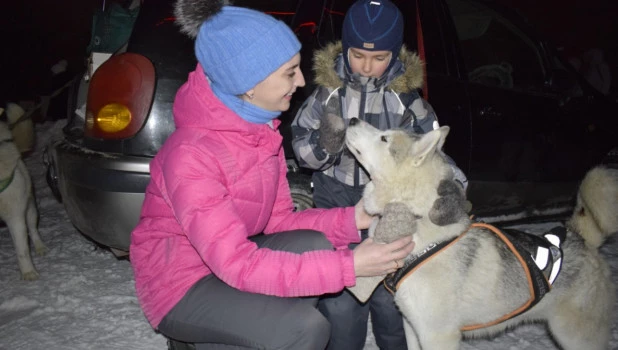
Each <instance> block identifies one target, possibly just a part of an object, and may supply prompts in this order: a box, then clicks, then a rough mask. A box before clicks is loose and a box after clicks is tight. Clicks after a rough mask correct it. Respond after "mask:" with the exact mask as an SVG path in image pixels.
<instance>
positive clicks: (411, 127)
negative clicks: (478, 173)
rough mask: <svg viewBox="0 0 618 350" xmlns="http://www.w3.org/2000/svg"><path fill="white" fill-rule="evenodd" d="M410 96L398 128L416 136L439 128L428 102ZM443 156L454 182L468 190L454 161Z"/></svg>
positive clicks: (414, 95)
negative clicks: (451, 171) (453, 175)
mask: <svg viewBox="0 0 618 350" xmlns="http://www.w3.org/2000/svg"><path fill="white" fill-rule="evenodd" d="M411 96H412V98H411V101H409V103H408V105H407V106H406V110H405V112H404V116H403V119H402V124H403V125H401V126H400V127H402V128H404V129H406V130H408V131H411V132H415V133H417V134H425V133H427V132H429V131H431V130H434V129H437V128H439V127H440V125H439V123H438V118H437V117H436V112H435V111H434V110H433V107H432V106H431V105H430V104H429V102H427V100H425V99H424V98H422V97H421V96H420V95H418V93H416V92H415V93H413V95H411ZM444 155H445V156H446V159H447V161H448V162H449V164H450V165H451V168H452V169H453V173H454V174H455V181H457V182H459V184H460V185H461V186H462V187H463V188H464V190H466V189H467V188H468V178H467V177H466V174H464V172H463V171H462V170H461V169H459V167H458V166H457V164H455V161H454V160H453V159H452V158H451V157H450V156H449V155H447V154H444Z"/></svg>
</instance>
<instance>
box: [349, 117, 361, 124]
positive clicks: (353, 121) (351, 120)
mask: <svg viewBox="0 0 618 350" xmlns="http://www.w3.org/2000/svg"><path fill="white" fill-rule="evenodd" d="M359 121H360V119H358V118H352V119H350V125H356V124H358V122H359Z"/></svg>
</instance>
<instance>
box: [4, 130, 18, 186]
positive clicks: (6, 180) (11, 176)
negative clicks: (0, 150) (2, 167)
mask: <svg viewBox="0 0 618 350" xmlns="http://www.w3.org/2000/svg"><path fill="white" fill-rule="evenodd" d="M9 142H13V139H6V140H1V141H0V144H1V143H9ZM16 170H17V165H16V166H15V168H13V171H11V175H9V177H7V178H4V179H0V193H2V192H4V190H6V189H7V187H9V185H10V184H11V182H13V178H14V177H15V171H16Z"/></svg>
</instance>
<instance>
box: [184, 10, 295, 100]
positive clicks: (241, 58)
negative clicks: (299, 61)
mask: <svg viewBox="0 0 618 350" xmlns="http://www.w3.org/2000/svg"><path fill="white" fill-rule="evenodd" d="M228 3H229V2H228V1H227V0H177V2H176V6H175V8H174V13H175V15H176V20H177V22H179V24H180V25H181V30H182V31H183V32H185V33H187V34H188V35H189V36H191V37H195V55H196V57H197V60H198V62H199V63H200V65H201V66H202V68H203V69H204V72H205V73H206V75H207V76H208V78H209V79H210V81H211V84H212V85H213V90H214V89H216V90H217V91H220V92H221V93H226V94H231V95H241V94H244V93H246V92H247V91H249V90H251V89H252V88H254V87H255V86H256V85H257V84H258V83H259V82H261V81H262V80H264V79H265V78H266V77H268V76H269V75H270V74H271V73H272V72H274V71H276V70H277V69H278V68H279V67H281V66H282V65H283V64H284V63H285V62H287V61H289V60H290V59H292V57H294V55H296V54H297V53H298V52H299V51H300V42H299V41H298V39H297V38H296V35H295V34H294V33H293V32H292V30H290V28H289V27H288V26H287V25H286V24H285V23H283V22H281V21H279V20H277V19H275V18H273V17H272V16H269V15H267V14H265V13H263V12H260V11H256V10H251V9H248V8H243V7H235V6H229V5H228Z"/></svg>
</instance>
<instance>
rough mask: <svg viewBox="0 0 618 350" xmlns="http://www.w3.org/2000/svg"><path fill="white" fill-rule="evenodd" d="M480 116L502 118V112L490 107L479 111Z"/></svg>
mask: <svg viewBox="0 0 618 350" xmlns="http://www.w3.org/2000/svg"><path fill="white" fill-rule="evenodd" d="M479 115H480V116H481V117H492V118H495V117H502V112H500V111H497V110H496V109H495V108H493V107H491V106H488V107H483V108H481V109H480V110H479Z"/></svg>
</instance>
